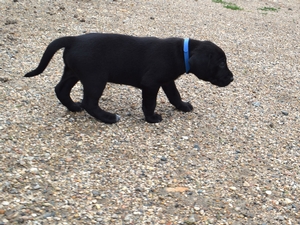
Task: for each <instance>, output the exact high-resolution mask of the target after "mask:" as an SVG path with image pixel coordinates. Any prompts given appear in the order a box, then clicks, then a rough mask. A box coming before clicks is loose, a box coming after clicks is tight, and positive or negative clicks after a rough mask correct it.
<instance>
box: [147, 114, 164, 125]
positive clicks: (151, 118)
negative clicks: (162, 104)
mask: <svg viewBox="0 0 300 225" xmlns="http://www.w3.org/2000/svg"><path fill="white" fill-rule="evenodd" d="M145 120H146V121H147V122H148V123H159V122H161V121H162V117H161V115H159V114H157V113H154V114H153V115H152V116H146V117H145Z"/></svg>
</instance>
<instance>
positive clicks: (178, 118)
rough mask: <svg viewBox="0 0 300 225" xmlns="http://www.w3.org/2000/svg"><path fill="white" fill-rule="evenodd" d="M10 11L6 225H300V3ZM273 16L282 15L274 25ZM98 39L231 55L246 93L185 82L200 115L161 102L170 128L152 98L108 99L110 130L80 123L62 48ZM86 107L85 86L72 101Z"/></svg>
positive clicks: (11, 4) (3, 64) (35, 2)
mask: <svg viewBox="0 0 300 225" xmlns="http://www.w3.org/2000/svg"><path fill="white" fill-rule="evenodd" d="M232 2H233V3H235V4H236V5H238V6H239V7H241V8H243V10H240V11H233V10H231V9H226V8H224V7H223V6H224V5H222V4H218V3H215V2H212V1H211V0H201V1H200V0H199V1H195V0H176V1H168V0H153V1H142V0H132V1H126V0H123V1H121V0H107V1H105V0H102V1H97V0H77V1H75V0H70V1H66V0H43V1H42V0H26V1H25V0H0V10H1V17H0V51H1V59H0V89H1V90H0V99H1V101H0V107H1V114H0V130H1V133H0V137H1V138H0V151H1V155H0V160H1V164H0V225H4V224H5V225H6V224H22V223H23V224H36V225H37V224H164V225H171V224H187V225H191V224H261V225H263V224H264V225H267V224H300V200H299V196H300V189H299V188H300V168H299V165H300V140H299V139H300V112H299V110H300V94H299V93H300V89H299V86H300V72H299V70H300V68H299V64H300V63H299V62H300V60H299V59H300V46H299V40H300V26H299V21H300V5H299V0H289V1H287V0H272V1H271V0H261V1H259V0H251V1H250V0H243V1H242V0H233V1H232ZM263 7H269V8H271V9H278V10H277V11H270V10H269V11H263V10H258V8H263ZM87 32H113V33H125V34H131V35H137V36H158V37H170V36H177V37H190V38H195V39H199V40H211V41H213V42H215V43H216V44H218V45H219V46H221V47H222V48H223V50H224V51H225V52H226V54H227V57H228V64H229V67H230V68H231V70H232V72H233V73H234V75H235V81H234V82H233V83H232V84H231V85H230V86H228V87H226V88H217V87H215V86H212V85H211V84H208V83H205V82H202V81H199V80H197V79H196V77H195V76H193V75H192V74H189V75H183V76H182V77H181V78H180V79H178V81H177V85H178V88H179V90H180V92H181V94H182V97H183V99H184V100H186V101H190V102H191V103H192V104H193V106H194V111H193V112H191V113H182V112H179V111H176V110H175V109H174V108H173V107H172V106H171V105H170V104H169V103H168V101H167V99H166V97H165V95H164V94H163V93H162V92H160V93H159V96H158V106H157V112H158V113H160V114H162V116H163V121H162V122H161V123H159V124H148V123H145V121H144V120H143V114H142V110H141V91H140V90H137V89H135V88H132V87H128V86H124V85H111V84H110V85H108V86H107V88H106V90H105V92H104V95H103V98H102V99H101V100H100V104H101V105H102V106H103V107H104V108H105V109H107V110H109V111H111V112H115V113H117V114H119V115H121V121H120V122H119V123H117V124H114V125H106V124H103V123H101V122H98V121H96V120H95V119H94V118H92V117H91V116H89V115H88V114H87V113H86V112H80V113H76V114H75V113H71V112H68V111H67V110H66V108H65V107H64V106H62V105H61V104H60V103H59V101H58V100H57V98H56V96H55V93H54V86H55V85H56V84H57V83H58V81H59V79H60V76H61V72H62V68H63V64H62V60H61V51H60V52H59V53H58V54H56V55H55V57H54V58H53V60H52V61H51V63H50V65H49V67H48V68H47V69H46V71H45V72H44V73H43V74H42V75H40V76H37V77H35V78H23V75H24V74H25V73H26V72H29V71H30V70H32V69H34V68H35V67H36V66H37V64H38V62H39V60H40V58H41V56H42V53H43V51H44V49H45V47H46V46H47V45H48V44H49V43H50V42H51V41H52V40H54V39H55V38H58V37H60V36H65V35H78V34H82V33H87ZM72 97H73V98H74V99H77V100H80V99H81V97H82V87H81V86H80V85H79V84H78V85H77V86H76V87H75V88H74V91H73V93H72Z"/></svg>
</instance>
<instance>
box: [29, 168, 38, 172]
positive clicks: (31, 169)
mask: <svg viewBox="0 0 300 225" xmlns="http://www.w3.org/2000/svg"><path fill="white" fill-rule="evenodd" d="M29 171H30V173H34V174H37V173H38V172H39V170H38V168H35V167H33V168H30V170H29Z"/></svg>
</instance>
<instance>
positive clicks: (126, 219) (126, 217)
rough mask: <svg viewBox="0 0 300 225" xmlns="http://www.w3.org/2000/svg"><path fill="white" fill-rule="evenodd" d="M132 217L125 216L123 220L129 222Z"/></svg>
mask: <svg viewBox="0 0 300 225" xmlns="http://www.w3.org/2000/svg"><path fill="white" fill-rule="evenodd" d="M131 217H132V214H127V215H126V216H125V217H124V220H125V221H129V220H130V219H131Z"/></svg>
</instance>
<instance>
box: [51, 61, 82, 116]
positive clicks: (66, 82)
mask: <svg viewBox="0 0 300 225" xmlns="http://www.w3.org/2000/svg"><path fill="white" fill-rule="evenodd" d="M78 80H79V79H78V78H77V77H76V76H74V75H73V74H72V72H71V71H70V69H69V68H68V67H66V66H65V69H64V73H63V76H62V78H61V80H60V82H59V83H58V84H57V85H56V87H55V93H56V96H57V98H58V99H59V100H60V102H61V103H62V104H63V105H64V106H66V107H67V108H68V109H69V110H70V111H72V112H79V111H82V108H81V107H80V103H75V102H74V101H73V100H72V99H71V97H70V93H71V90H72V88H73V87H74V85H75V84H76V83H77V82H78Z"/></svg>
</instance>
